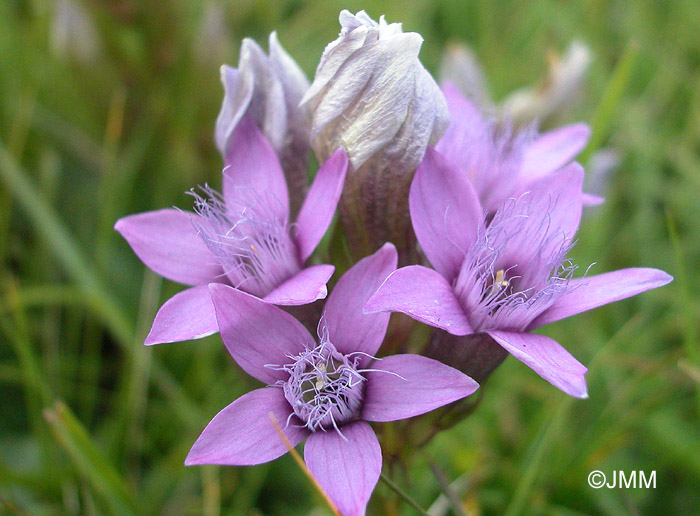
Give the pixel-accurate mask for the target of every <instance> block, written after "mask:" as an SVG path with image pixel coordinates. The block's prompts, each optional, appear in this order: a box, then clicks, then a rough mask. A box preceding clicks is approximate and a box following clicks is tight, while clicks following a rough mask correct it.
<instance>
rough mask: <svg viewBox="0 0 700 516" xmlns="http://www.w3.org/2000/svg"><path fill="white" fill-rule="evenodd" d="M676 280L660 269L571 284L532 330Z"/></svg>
mask: <svg viewBox="0 0 700 516" xmlns="http://www.w3.org/2000/svg"><path fill="white" fill-rule="evenodd" d="M671 281H673V277H672V276H670V275H668V274H666V273H665V272H664V271H661V270H659V269H645V268H634V269H622V270H619V271H614V272H606V273H605V274H598V275H596V276H590V277H587V278H577V279H574V280H571V281H569V287H568V288H569V290H567V292H566V293H565V294H564V295H562V296H561V297H560V298H559V299H557V300H556V301H555V302H554V304H553V305H552V306H551V307H549V308H548V309H547V310H545V311H544V312H543V313H542V314H540V316H539V317H537V318H536V319H535V320H534V321H533V322H532V324H531V325H530V329H534V328H538V327H540V326H544V325H545V324H549V323H551V322H554V321H558V320H560V319H565V318H566V317H569V316H572V315H576V314H579V313H581V312H585V311H586V310H591V309H593V308H597V307H599V306H603V305H607V304H608V303H613V302H615V301H619V300H621V299H626V298H628V297H632V296H636V295H637V294H641V293H642V292H645V291H647V290H651V289H652V288H657V287H662V286H664V285H666V284H667V283H670V282H671Z"/></svg>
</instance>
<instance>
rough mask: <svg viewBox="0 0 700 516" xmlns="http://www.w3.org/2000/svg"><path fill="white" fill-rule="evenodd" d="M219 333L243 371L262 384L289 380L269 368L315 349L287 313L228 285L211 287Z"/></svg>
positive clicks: (312, 340)
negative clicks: (307, 347)
mask: <svg viewBox="0 0 700 516" xmlns="http://www.w3.org/2000/svg"><path fill="white" fill-rule="evenodd" d="M209 291H210V293H211V300H212V303H214V309H215V310H216V320H217V322H218V325H219V333H221V338H222V339H223V341H224V344H225V345H226V349H228V352H229V353H230V354H231V356H232V357H233V359H234V360H235V361H236V363H238V365H239V366H241V368H242V369H243V370H244V371H245V372H246V373H248V374H249V375H250V376H252V377H253V378H257V379H258V380H260V381H261V382H264V383H267V384H274V383H275V382H276V381H277V380H284V379H286V378H288V377H289V374H288V373H285V372H284V371H277V370H275V369H272V368H270V367H265V366H266V365H283V364H286V363H288V362H289V358H288V356H287V355H298V354H299V353H301V352H302V351H303V350H304V349H305V348H304V346H305V345H311V346H313V345H314V339H313V338H312V337H311V335H309V332H308V331H306V328H304V327H303V326H302V325H301V323H300V322H299V321H297V320H296V319H295V318H294V317H292V316H291V315H289V314H288V313H286V312H285V311H283V310H281V309H279V308H277V307H276V306H273V305H270V304H268V303H266V302H265V301H263V300H262V299H258V298H257V297H255V296H251V295H250V294H246V293H245V292H241V291H240V290H236V289H235V288H233V287H229V286H228V285H222V284H220V283H212V284H211V285H209Z"/></svg>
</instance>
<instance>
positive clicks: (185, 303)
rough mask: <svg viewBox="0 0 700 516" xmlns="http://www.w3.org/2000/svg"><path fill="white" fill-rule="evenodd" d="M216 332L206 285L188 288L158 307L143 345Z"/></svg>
mask: <svg viewBox="0 0 700 516" xmlns="http://www.w3.org/2000/svg"><path fill="white" fill-rule="evenodd" d="M218 331H219V326H218V325H217V324H216V313H215V312H214V305H213V304H212V303H211V295H210V294H209V286H208V285H199V286H198V287H192V288H188V289H187V290H183V291H182V292H179V293H177V294H175V295H174V296H173V297H171V298H170V299H168V300H167V301H166V302H165V304H164V305H163V306H161V307H160V310H158V313H157V314H156V318H155V319H154V321H153V326H152V327H151V331H150V333H149V334H148V337H146V341H145V342H144V344H146V345H147V346H150V345H151V344H162V343H164V342H179V341H182V340H190V339H201V338H202V337H206V336H207V335H212V334H214V333H216V332H218Z"/></svg>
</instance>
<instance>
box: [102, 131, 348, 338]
mask: <svg viewBox="0 0 700 516" xmlns="http://www.w3.org/2000/svg"><path fill="white" fill-rule="evenodd" d="M236 133H237V134H236V135H235V137H236V141H237V143H238V144H237V145H236V146H235V147H233V148H231V149H230V150H229V153H228V161H227V163H226V167H225V168H224V173H223V194H218V193H216V192H214V191H213V190H211V189H210V188H208V187H205V188H203V189H202V192H203V194H204V196H202V195H199V194H197V193H194V192H193V195H194V197H195V207H196V211H197V213H194V214H193V213H184V212H182V211H180V210H177V209H165V210H158V211H151V212H146V213H140V214H136V215H130V216H128V217H124V218H122V219H119V220H118V221H117V223H116V224H115V226H114V228H115V229H116V230H117V231H119V233H121V235H122V236H123V237H124V238H125V239H126V240H127V242H128V243H129V245H130V246H131V248H132V249H133V250H134V252H135V253H136V255H137V256H138V257H139V258H140V259H141V261H143V262H144V263H145V264H146V265H147V266H148V267H150V268H151V269H152V270H154V271H155V272H157V273H158V274H160V275H161V276H164V277H166V278H168V279H170V280H173V281H177V282H178V283H183V284H185V285H191V286H192V287H191V288H188V289H186V290H184V291H182V292H180V293H178V294H176V295H175V296H173V297H172V298H171V299H169V300H168V301H166V302H165V304H164V305H163V306H162V307H161V308H160V310H159V311H158V313H157V315H156V317H155V320H154V321H153V327H152V328H151V331H150V333H149V335H148V337H147V338H146V341H145V343H146V344H159V343H163V342H176V341H181V340H188V339H196V338H200V337H205V336H207V335H211V334H212V333H216V332H217V331H218V326H217V323H216V315H215V313H214V307H213V305H212V302H211V298H210V294H209V289H208V287H207V285H208V284H209V283H212V282H218V283H223V284H228V285H231V286H233V287H235V288H238V289H241V290H243V291H245V292H248V293H250V294H253V295H255V296H258V297H259V298H261V299H263V300H264V301H265V302H268V303H273V304H278V305H303V304H307V303H311V302H313V301H315V300H317V299H321V298H324V297H326V294H327V288H326V282H327V281H328V279H329V278H330V276H331V275H332V274H333V271H334V267H333V266H332V265H313V266H309V267H305V266H304V262H305V261H306V260H307V259H308V258H309V256H311V254H312V253H313V251H314V249H315V248H316V246H317V245H318V243H319V242H320V240H321V238H322V237H323V235H324V233H325V232H326V230H327V229H328V225H329V224H330V222H331V220H332V219H333V214H334V213H335V208H336V205H337V203H338V199H339V197H340V194H341V192H342V188H343V182H344V181H345V175H346V172H347V164H348V159H347V155H346V154H345V152H344V151H342V150H338V151H336V152H335V153H334V154H333V155H332V156H331V157H330V158H329V159H328V160H327V161H326V162H325V163H324V164H323V166H321V168H320V169H319V171H318V173H317V175H316V179H315V180H314V183H313V185H312V186H311V189H310V190H309V193H308V194H307V196H306V199H305V201H304V204H303V205H302V207H301V210H300V212H299V215H298V216H297V220H296V222H295V223H294V224H290V221H289V196H288V193H287V184H286V182H285V179H284V174H283V172H282V169H281V167H280V164H279V161H278V159H277V157H276V155H275V153H274V151H273V149H272V148H271V147H270V145H269V143H268V142H267V140H266V139H265V137H264V136H263V135H262V134H261V132H260V130H259V129H258V128H257V127H256V126H255V124H254V123H253V122H252V121H251V120H250V119H248V118H247V117H246V118H244V119H243V120H242V121H241V123H240V124H239V127H238V128H237V129H236Z"/></svg>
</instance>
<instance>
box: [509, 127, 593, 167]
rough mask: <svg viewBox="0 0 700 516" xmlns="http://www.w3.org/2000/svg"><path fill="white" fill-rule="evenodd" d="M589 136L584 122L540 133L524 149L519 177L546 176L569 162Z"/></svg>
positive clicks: (583, 145) (581, 148)
mask: <svg viewBox="0 0 700 516" xmlns="http://www.w3.org/2000/svg"><path fill="white" fill-rule="evenodd" d="M590 136H591V129H590V128H589V127H588V126H587V125H586V124H574V125H568V126H566V127H561V128H559V129H555V130H553V131H549V132H547V133H544V134H541V135H540V136H539V137H538V138H537V139H536V140H535V141H534V142H532V144H530V146H529V147H528V148H527V149H526V150H525V153H524V155H523V164H522V168H521V169H520V175H521V177H522V178H523V179H524V180H526V181H533V180H535V179H538V178H541V177H544V176H547V175H549V174H551V173H553V172H555V171H557V170H558V169H560V168H561V167H563V166H564V165H566V164H567V163H569V162H571V161H572V160H573V159H574V158H575V157H576V156H577V155H578V153H579V152H581V151H582V150H583V148H584V147H585V146H586V143H587V142H588V138H589V137H590Z"/></svg>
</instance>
